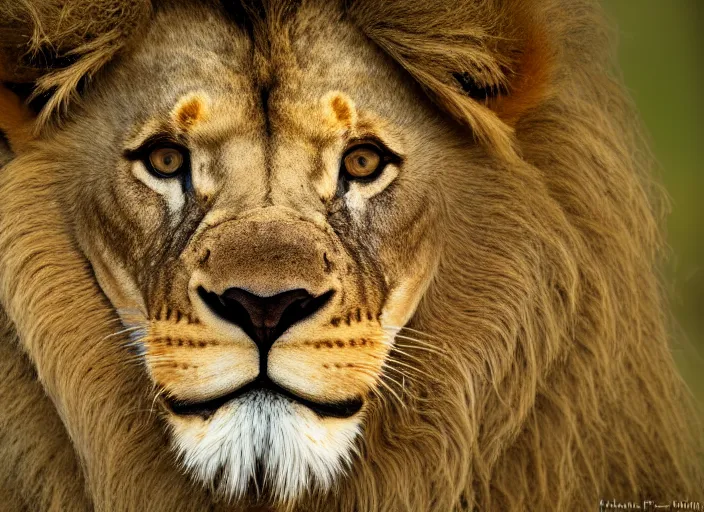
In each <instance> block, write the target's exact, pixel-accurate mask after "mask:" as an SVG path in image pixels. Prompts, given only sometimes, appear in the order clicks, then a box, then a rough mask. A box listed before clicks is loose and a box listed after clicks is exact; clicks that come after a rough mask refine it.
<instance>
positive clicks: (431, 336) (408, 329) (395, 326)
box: [384, 325, 441, 340]
mask: <svg viewBox="0 0 704 512" xmlns="http://www.w3.org/2000/svg"><path fill="white" fill-rule="evenodd" d="M384 329H393V330H398V331H399V332H400V331H411V332H415V333H416V334H421V335H423V336H427V337H428V338H434V339H436V340H439V339H441V338H440V337H439V336H434V335H432V334H430V333H427V332H424V331H419V330H418V329H413V328H411V327H399V326H397V325H385V326H384Z"/></svg>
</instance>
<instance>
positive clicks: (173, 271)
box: [65, 7, 451, 499]
mask: <svg viewBox="0 0 704 512" xmlns="http://www.w3.org/2000/svg"><path fill="white" fill-rule="evenodd" d="M321 20H322V21H321ZM316 24H320V25H321V26H325V27H327V28H326V29H325V30H320V29H318V30H316V31H315V35H313V33H314V32H312V31H310V30H308V28H310V27H311V26H313V25H316ZM282 30H283V29H282ZM285 31H286V34H285V41H286V43H287V44H283V43H282V42H280V41H279V40H278V39H277V37H278V36H276V35H275V34H271V35H270V43H269V44H268V45H267V46H265V45H263V44H262V41H258V40H257V39H256V37H254V38H253V37H252V34H251V32H248V31H247V30H246V29H243V28H240V27H239V26H238V25H237V24H235V23H234V22H232V21H231V20H228V18H227V17H226V16H224V15H223V14H222V13H214V12H209V11H207V10H201V11H199V10H194V9H193V8H192V7H191V8H189V10H188V13H187V14H186V13H185V12H183V11H180V10H179V9H177V8H172V9H168V10H164V11H162V12H159V13H158V14H157V16H156V18H155V20H154V22H153V23H152V26H151V28H150V31H149V32H148V33H147V34H146V35H145V37H144V38H142V40H141V41H140V42H139V43H138V44H137V45H136V47H135V48H134V49H132V51H131V52H130V53H128V54H127V55H125V56H124V57H123V58H121V59H120V60H119V62H117V63H116V64H115V65H114V66H113V67H112V68H111V69H110V70H109V71H108V72H107V73H105V76H104V77H102V80H104V82H105V83H104V85H103V86H102V87H101V88H97V89H100V90H101V91H102V94H91V92H90V91H89V92H88V94H87V97H86V98H85V101H84V102H83V110H82V112H81V114H80V115H78V116H77V117H76V120H75V122H74V124H73V125H72V126H70V127H68V128H67V130H69V131H70V132H71V133H72V134H73V135H72V136H73V137H76V138H77V139H79V140H82V141H85V144H83V146H82V147H83V149H82V150H80V151H76V152H72V153H71V156H70V160H69V161H67V162H65V164H66V167H67V168H70V169H73V170H75V171H72V172H73V178H72V179H73V180H74V181H73V183H72V189H73V190H76V191H78V192H77V193H76V194H75V195H74V196H73V198H72V201H73V205H72V211H73V212H74V215H75V217H76V220H75V222H74V225H76V226H80V228H78V230H77V231H78V232H77V238H78V240H79V243H80V245H81V248H82V250H83V251H84V252H85V254H86V255H87V257H88V259H89V260H90V262H91V265H92V267H93V270H94V272H95V274H96V277H97V279H98V282H99V283H100V286H101V288H102V289H103V291H104V292H105V294H106V295H107V297H108V298H109V300H110V301H111V303H112V305H113V306H114V307H115V309H116V310H117V312H118V313H119V315H120V317H121V319H122V321H123V323H124V325H125V328H126V329H127V330H128V331H129V332H130V333H131V336H132V340H133V348H134V349H135V351H136V352H137V354H138V357H139V359H140V360H141V361H143V362H144V364H145V367H146V369H147V371H148V373H149V375H150V377H151V379H152V380H153V383H154V386H155V389H156V390H157V394H158V397H159V398H158V400H159V402H160V403H162V404H163V409H164V415H165V418H166V421H167V422H168V424H169V425H170V430H171V433H172V438H173V445H174V447H175V449H176V450H177V451H178V453H179V454H180V455H181V457H182V461H183V464H184V465H185V466H186V467H187V468H188V469H189V470H190V471H191V472H192V473H193V474H194V475H196V476H197V477H198V478H199V479H201V480H202V481H204V482H205V483H206V484H208V485H210V486H213V487H215V488H216V489H217V490H218V491H220V492H222V493H224V494H226V495H229V496H241V495H243V494H244V493H245V492H247V490H248V489H249V486H250V485H252V484H256V485H257V486H258V487H261V486H262V484H263V486H264V488H268V489H269V490H270V492H271V493H272V494H273V495H274V496H276V497H279V498H282V499H290V498H292V497H295V496H296V495H298V494H300V493H301V492H302V491H304V490H305V489H306V488H308V487H310V486H319V487H320V488H326V487H328V486H329V485H330V484H331V482H332V481H333V480H334V478H335V477H336V475H338V473H340V472H341V471H342V470H343V469H344V467H345V463H346V461H349V459H350V456H351V454H352V453H353V450H354V441H355V438H356V437H357V436H358V435H359V434H360V431H361V425H362V421H363V418H364V415H365V411H366V410H367V408H368V407H369V406H370V404H371V403H373V402H374V400H375V393H378V392H379V388H380V386H383V382H381V379H382V378H383V373H384V371H385V368H386V367H387V365H389V364H390V361H389V356H388V355H389V351H390V349H391V348H392V346H393V344H394V335H395V333H396V332H397V330H398V329H399V328H400V327H401V326H403V325H404V324H405V323H406V322H408V320H409V319H410V317H411V316H412V315H413V312H414V310H415V308H416V306H417V304H418V302H419V300H420V299H421V297H422V295H423V292H424V290H425V289H426V287H427V285H428V283H429V280H430V279H431V277H432V275H433V272H434V270H435V268H436V265H437V254H438V243H439V242H438V240H439V238H440V233H438V230H437V229H430V226H432V225H433V224H436V223H437V216H438V215H439V211H440V208H441V204H442V198H441V197H439V195H438V192H437V187H435V186H434V183H435V182H436V180H437V176H438V175H439V174H441V173H442V172H443V167H444V166H443V156H442V155H443V154H446V153H447V152H448V151H450V150H451V148H448V147H446V146H447V142H443V141H446V140H448V138H447V137H446V134H445V130H446V128H442V124H441V123H440V122H438V120H437V116H436V115H435V114H434V110H433V108H432V107H430V106H429V104H428V100H427V99H425V98H424V97H423V95H422V93H421V92H419V91H418V90H416V88H414V87H413V86H412V85H410V84H409V80H408V79H407V78H405V77H404V76H403V75H402V73H401V71H399V70H398V69H397V68H395V67H394V66H393V65H392V64H391V61H390V60H389V59H388V58H387V57H385V56H384V55H383V54H382V53H381V52H380V51H379V50H378V49H376V48H374V47H373V46H372V45H371V44H369V43H367V42H365V41H364V39H363V38H362V36H361V35H360V34H358V33H357V32H355V30H354V29H353V28H352V26H351V25H348V24H346V23H345V22H343V21H335V13H334V12H332V11H330V12H323V11H320V10H310V9H309V10H305V9H302V10H300V11H299V12H298V13H297V15H296V18H295V19H292V20H288V22H287V24H286V29H285ZM281 37H284V36H281Z"/></svg>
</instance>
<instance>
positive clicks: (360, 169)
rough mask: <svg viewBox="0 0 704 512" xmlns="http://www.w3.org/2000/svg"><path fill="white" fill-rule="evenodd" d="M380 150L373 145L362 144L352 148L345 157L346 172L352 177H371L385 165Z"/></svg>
mask: <svg viewBox="0 0 704 512" xmlns="http://www.w3.org/2000/svg"><path fill="white" fill-rule="evenodd" d="M383 164H384V162H383V158H382V155H381V154H380V153H379V150H378V149H376V148H374V147H371V146H361V147H357V148H353V149H352V150H350V151H349V152H348V153H347V154H346V155H345V158H344V167H345V172H346V173H347V174H348V175H349V177H350V178H369V177H370V176H372V175H373V174H374V173H376V172H377V171H379V170H380V169H381V168H382V167H383Z"/></svg>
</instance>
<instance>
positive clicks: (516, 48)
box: [349, 0, 555, 156]
mask: <svg viewBox="0 0 704 512" xmlns="http://www.w3.org/2000/svg"><path fill="white" fill-rule="evenodd" d="M349 1H350V4H349V10H350V13H351V15H352V19H353V20H355V22H356V23H357V24H358V26H359V27H360V28H361V29H362V31H363V32H364V33H365V34H366V35H367V36H368V37H369V38H370V39H371V40H372V41H374V42H375V43H376V44H377V45H378V46H379V47H381V48H382V49H383V50H384V51H385V52H386V53H387V54H388V55H389V56H391V57H392V58H393V59H394V60H396V62H398V63H399V64H400V65H401V66H402V67H403V68H404V69H406V71H408V73H409V74H410V75H411V76H412V77H414V78H415V79H416V81H417V82H418V83H419V84H420V85H421V86H422V87H423V88H424V89H425V90H426V91H427V93H428V95H429V96H430V98H431V99H433V100H434V101H435V102H436V103H437V104H438V105H439V106H440V107H441V108H442V109H444V110H445V111H446V112H447V113H448V114H450V115H451V116H452V117H454V118H455V119H456V120H457V121H459V122H460V123H462V124H464V125H466V126H469V127H470V128H471V129H472V130H473V132H474V134H475V136H476V137H477V138H478V139H479V140H481V141H483V142H485V143H487V145H488V146H490V147H491V148H492V149H493V150H495V151H497V152H499V153H501V154H503V155H504V156H512V155H514V154H515V152H514V150H513V146H514V137H513V131H514V130H513V129H514V127H515V126H516V124H517V123H518V122H519V121H520V120H521V118H522V117H523V116H524V115H525V114H526V113H527V112H528V111H530V110H531V109H533V108H535V107H536V106H537V105H539V104H540V102H541V101H543V100H544V98H545V97H546V96H548V95H549V90H550V81H551V77H552V74H553V67H554V66H553V64H554V62H555V59H554V58H553V55H554V53H553V49H552V47H551V45H550V44H549V42H550V36H549V34H548V33H547V30H548V28H547V27H549V24H547V23H545V22H544V21H542V20H541V13H540V12H539V5H540V2H529V1H526V0H505V1H502V2H498V1H494V0H473V1H468V0H464V1H460V2H457V1H456V0H436V1H434V2H409V1H408V0H387V1H385V2H375V1H373V0H349Z"/></svg>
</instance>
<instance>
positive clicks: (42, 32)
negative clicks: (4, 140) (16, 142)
mask: <svg viewBox="0 0 704 512" xmlns="http://www.w3.org/2000/svg"><path fill="white" fill-rule="evenodd" d="M151 9H152V5H151V0H0V83H4V84H12V86H13V87H15V88H16V89H17V90H20V89H21V90H22V91H29V94H28V96H27V97H26V98H23V99H25V101H26V103H27V104H31V105H32V107H33V108H34V109H35V110H36V111H37V116H36V122H35V123H34V131H35V133H38V132H39V131H40V130H41V129H42V128H43V127H44V126H46V125H47V124H50V121H53V120H57V119H60V118H61V116H62V115H63V114H65V112H66V110H67V108H68V106H69V103H70V102H71V101H73V100H75V99H76V98H77V97H78V96H79V90H80V88H81V87H82V86H83V85H85V83H86V82H87V81H88V80H90V78H91V77H93V76H94V75H95V74H96V73H97V72H98V71H100V70H101V69H102V68H103V67H104V66H105V65H106V64H107V63H108V62H109V61H110V60H112V58H113V57H114V56H115V55H116V54H117V53H118V52H119V51H120V50H121V49H122V48H123V47H124V46H125V45H126V44H127V42H128V40H129V36H130V35H131V34H132V33H134V32H135V31H136V30H138V29H139V28H140V27H141V26H142V25H143V24H144V23H145V22H146V21H148V20H149V19H150V17H151V16H150V14H151ZM3 96H5V99H4V100H3V101H5V102H8V104H12V103H13V102H14V101H15V100H14V99H13V98H12V96H11V95H9V94H7V93H3ZM8 122H9V121H8Z"/></svg>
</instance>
